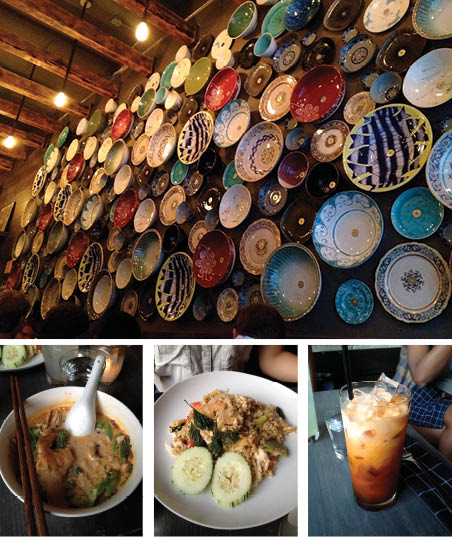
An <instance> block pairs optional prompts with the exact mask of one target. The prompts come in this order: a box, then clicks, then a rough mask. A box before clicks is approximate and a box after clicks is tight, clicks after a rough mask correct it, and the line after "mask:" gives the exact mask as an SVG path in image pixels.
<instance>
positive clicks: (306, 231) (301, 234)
mask: <svg viewBox="0 0 452 537" xmlns="http://www.w3.org/2000/svg"><path fill="white" fill-rule="evenodd" d="M316 214H317V209H316V207H315V206H314V205H313V204H312V203H310V202H309V200H307V199H305V198H303V197H301V196H300V197H298V198H297V199H295V200H294V201H292V203H291V204H290V205H288V207H287V208H286V209H285V211H284V213H283V215H282V217H281V224H280V226H281V231H282V233H283V235H284V237H285V238H286V239H287V240H288V241H289V242H298V243H299V244H303V243H305V242H306V241H307V240H308V239H309V238H310V237H311V235H312V229H313V225H314V220H315V217H316Z"/></svg>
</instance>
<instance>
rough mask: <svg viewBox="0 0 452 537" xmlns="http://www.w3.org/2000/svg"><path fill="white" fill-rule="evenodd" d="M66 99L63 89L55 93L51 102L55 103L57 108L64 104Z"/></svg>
mask: <svg viewBox="0 0 452 537" xmlns="http://www.w3.org/2000/svg"><path fill="white" fill-rule="evenodd" d="M66 101H67V97H66V94H65V93H64V91H60V92H59V93H57V94H56V95H55V99H54V101H53V102H54V103H55V106H58V108H61V107H62V106H64V105H65V104H66Z"/></svg>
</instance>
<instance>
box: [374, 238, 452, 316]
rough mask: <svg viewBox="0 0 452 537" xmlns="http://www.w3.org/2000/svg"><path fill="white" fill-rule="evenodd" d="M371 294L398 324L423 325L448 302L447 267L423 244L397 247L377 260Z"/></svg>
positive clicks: (434, 251)
mask: <svg viewBox="0 0 452 537" xmlns="http://www.w3.org/2000/svg"><path fill="white" fill-rule="evenodd" d="M375 290H376V293H377V297H378V299H379V300H380V302H381V304H382V306H383V308H384V309H385V310H386V311H387V312H388V313H390V314H391V315H392V316H393V317H395V318H396V319H398V320H399V321H404V322H406V323H425V322H427V321H430V320H431V319H433V318H434V317H437V316H438V315H439V314H440V313H441V312H442V311H443V310H444V309H445V308H446V306H447V303H448V302H449V297H450V290H451V285H450V275H449V267H448V266H447V263H446V261H445V260H444V259H443V258H442V256H441V255H440V254H439V252H437V251H436V250H434V249H433V248H430V246H427V245H426V244H421V243H417V242H408V243H404V244H398V245H397V246H395V247H394V248H392V249H391V250H389V251H388V252H387V253H386V254H385V255H384V256H383V257H382V258H381V260H380V263H379V264H378V267H377V270H376V273H375Z"/></svg>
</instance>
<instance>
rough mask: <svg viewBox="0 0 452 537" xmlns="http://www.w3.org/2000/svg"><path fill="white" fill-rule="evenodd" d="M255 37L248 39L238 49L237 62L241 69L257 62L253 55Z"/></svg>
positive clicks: (249, 67) (248, 67)
mask: <svg viewBox="0 0 452 537" xmlns="http://www.w3.org/2000/svg"><path fill="white" fill-rule="evenodd" d="M256 41H257V39H250V40H249V41H247V42H246V43H245V44H244V45H243V47H242V48H241V49H240V51H239V54H238V64H239V66H240V67H242V68H243V69H251V67H253V66H254V65H255V64H256V63H257V62H258V59H259V58H257V56H255V55H254V45H255V44H256Z"/></svg>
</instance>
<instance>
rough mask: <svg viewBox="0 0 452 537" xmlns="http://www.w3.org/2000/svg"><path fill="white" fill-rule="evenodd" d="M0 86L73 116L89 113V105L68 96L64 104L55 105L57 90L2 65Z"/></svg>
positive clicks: (0, 68) (83, 115)
mask: <svg viewBox="0 0 452 537" xmlns="http://www.w3.org/2000/svg"><path fill="white" fill-rule="evenodd" d="M0 86H2V87H4V88H6V89H9V90H10V91H14V92H16V93H19V95H25V97H28V98H29V99H33V100H34V101H38V102H40V103H43V104H46V105H47V106H51V107H52V108H55V109H57V110H64V111H65V112H68V113H69V114H73V115H75V116H80V117H85V116H87V115H88V114H89V106H85V105H82V104H79V103H77V102H75V101H74V100H73V99H70V98H68V99H67V103H66V104H65V105H64V106H61V107H58V106H56V105H55V103H54V99H55V97H56V95H57V93H58V92H57V91H54V90H52V89H50V88H48V87H46V86H43V85H41V84H38V83H37V82H33V80H30V79H28V78H25V77H23V76H20V75H18V74H16V73H13V72H12V71H8V70H7V69H4V68H3V67H0Z"/></svg>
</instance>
